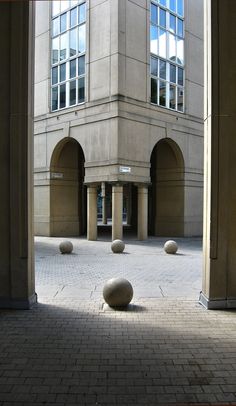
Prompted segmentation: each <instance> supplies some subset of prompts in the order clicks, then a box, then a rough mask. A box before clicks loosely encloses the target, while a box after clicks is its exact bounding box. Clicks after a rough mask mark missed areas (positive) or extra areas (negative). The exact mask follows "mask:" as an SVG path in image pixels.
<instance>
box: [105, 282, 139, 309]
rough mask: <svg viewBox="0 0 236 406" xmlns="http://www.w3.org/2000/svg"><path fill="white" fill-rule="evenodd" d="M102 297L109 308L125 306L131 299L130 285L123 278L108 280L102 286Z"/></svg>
mask: <svg viewBox="0 0 236 406" xmlns="http://www.w3.org/2000/svg"><path fill="white" fill-rule="evenodd" d="M103 297H104V300H105V302H106V303H107V304H108V305H109V306H111V307H116V306H127V305H128V304H129V303H130V302H131V300H132V297H133V288H132V285H131V283H130V282H129V281H127V279H124V278H112V279H109V280H108V281H107V282H106V283H105V285H104V288H103Z"/></svg>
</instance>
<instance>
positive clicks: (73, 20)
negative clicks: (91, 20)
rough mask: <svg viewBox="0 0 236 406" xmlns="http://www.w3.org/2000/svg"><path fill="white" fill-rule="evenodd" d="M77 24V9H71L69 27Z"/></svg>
mask: <svg viewBox="0 0 236 406" xmlns="http://www.w3.org/2000/svg"><path fill="white" fill-rule="evenodd" d="M76 23H77V8H73V9H72V10H71V11H70V26H71V27H74V25H76Z"/></svg>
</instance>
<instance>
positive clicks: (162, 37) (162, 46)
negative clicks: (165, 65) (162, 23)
mask: <svg viewBox="0 0 236 406" xmlns="http://www.w3.org/2000/svg"><path fill="white" fill-rule="evenodd" d="M159 55H160V56H161V57H162V58H166V31H165V30H162V29H161V28H159Z"/></svg>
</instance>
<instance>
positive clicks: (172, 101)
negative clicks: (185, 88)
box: [170, 85, 176, 110]
mask: <svg viewBox="0 0 236 406" xmlns="http://www.w3.org/2000/svg"><path fill="white" fill-rule="evenodd" d="M170 109H174V110H175V109H176V87H175V86H173V85H170Z"/></svg>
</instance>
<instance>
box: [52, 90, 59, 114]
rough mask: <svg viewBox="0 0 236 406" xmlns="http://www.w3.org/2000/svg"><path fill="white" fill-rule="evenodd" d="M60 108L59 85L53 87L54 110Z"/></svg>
mask: <svg viewBox="0 0 236 406" xmlns="http://www.w3.org/2000/svg"><path fill="white" fill-rule="evenodd" d="M57 109H58V86H56V87H53V88H52V110H53V111H54V110H57Z"/></svg>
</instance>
